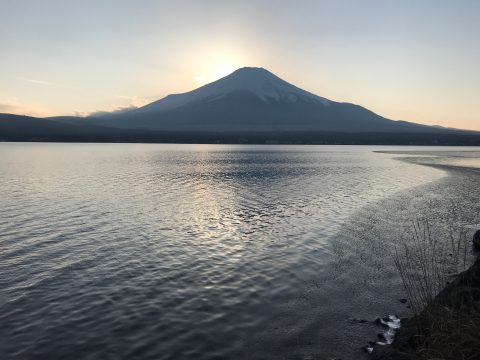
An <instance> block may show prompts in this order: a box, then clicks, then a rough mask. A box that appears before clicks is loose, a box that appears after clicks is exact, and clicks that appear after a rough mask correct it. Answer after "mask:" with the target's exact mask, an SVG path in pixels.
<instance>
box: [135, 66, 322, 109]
mask: <svg viewBox="0 0 480 360" xmlns="http://www.w3.org/2000/svg"><path fill="white" fill-rule="evenodd" d="M235 91H246V92H249V93H251V94H253V95H255V96H256V97H258V98H259V99H261V100H262V101H265V102H297V101H303V102H310V103H318V104H322V105H324V106H327V105H328V104H329V103H330V100H328V99H325V98H322V97H320V96H317V95H314V94H312V93H309V92H308V91H305V90H302V89H300V88H298V87H296V86H294V85H292V84H290V83H288V82H286V81H284V80H282V79H280V78H279V77H278V76H276V75H274V74H272V73H271V72H269V71H268V70H265V69H263V68H254V67H244V68H241V69H238V70H236V71H234V72H233V73H231V74H230V75H227V76H225V77H224V78H221V79H219V80H217V81H214V82H212V83H210V84H207V85H204V86H202V87H200V88H198V89H195V90H193V91H190V92H186V93H183V94H173V95H168V96H167V97H165V98H163V99H161V100H158V101H155V102H153V103H151V104H148V105H146V106H144V107H142V108H140V109H138V110H137V111H141V112H151V111H162V110H168V109H174V108H178V107H181V106H184V105H187V104H188V103H191V102H194V101H201V100H212V99H219V98H222V97H224V96H226V95H228V94H230V93H232V92H235Z"/></svg>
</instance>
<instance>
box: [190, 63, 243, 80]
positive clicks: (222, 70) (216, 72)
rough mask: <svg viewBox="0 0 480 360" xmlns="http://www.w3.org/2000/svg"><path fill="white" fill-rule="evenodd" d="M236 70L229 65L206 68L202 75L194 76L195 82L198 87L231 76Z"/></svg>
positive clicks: (223, 64)
mask: <svg viewBox="0 0 480 360" xmlns="http://www.w3.org/2000/svg"><path fill="white" fill-rule="evenodd" d="M236 69H237V67H236V66H234V65H233V64H230V63H221V64H215V65H212V66H209V67H208V68H206V69H205V71H204V72H203V73H202V74H200V75H196V76H195V81H196V82H197V83H199V84H200V85H205V84H208V83H211V82H212V81H215V80H218V79H221V78H222V77H224V76H227V75H229V74H231V73H232V72H234V71H235V70H236Z"/></svg>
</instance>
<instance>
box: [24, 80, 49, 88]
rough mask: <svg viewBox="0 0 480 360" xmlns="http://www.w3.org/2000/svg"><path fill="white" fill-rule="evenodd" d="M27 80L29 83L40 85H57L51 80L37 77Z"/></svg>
mask: <svg viewBox="0 0 480 360" xmlns="http://www.w3.org/2000/svg"><path fill="white" fill-rule="evenodd" d="M24 80H25V81H28V82H29V83H32V84H38V85H46V86H56V85H57V84H55V83H52V82H50V81H45V80H36V79H24Z"/></svg>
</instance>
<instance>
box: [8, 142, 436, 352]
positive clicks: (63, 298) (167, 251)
mask: <svg viewBox="0 0 480 360" xmlns="http://www.w3.org/2000/svg"><path fill="white" fill-rule="evenodd" d="M380 149H387V150H392V149H394V148H391V147H375V148H374V147H361V146H356V147H348V146H338V147H336V146H284V147H282V146H223V145H139V144H7V143H5V144H0V198H1V201H2V206H1V207H0V324H1V327H0V357H1V358H2V359H10V358H12V359H40V358H42V359H44V358H45V359H47V358H48V359H66V358H76V359H214V358H218V359H236V358H238V359H247V358H252V359H256V358H259V359H260V358H261V359H265V358H268V357H271V358H273V359H277V358H289V356H295V354H296V353H297V352H298V351H297V350H298V349H296V345H295V344H296V343H299V342H302V344H301V346H303V348H305V346H310V347H311V350H312V353H316V354H320V355H318V356H325V358H328V357H327V356H330V355H334V354H335V351H336V349H338V348H339V347H342V348H344V349H345V348H347V349H348V346H349V339H348V336H347V335H346V334H340V333H339V332H340V331H341V330H340V329H341V328H343V327H344V325H342V326H337V327H335V326H333V325H328V324H334V323H335V319H336V316H338V314H343V312H342V306H343V305H342V304H343V302H342V301H336V297H342V298H344V299H343V301H344V300H345V297H347V298H348V296H350V295H349V294H346V293H342V285H341V283H337V286H336V287H335V288H333V287H332V288H331V289H330V290H329V288H328V287H327V288H325V289H324V290H322V291H323V292H324V299H325V300H322V301H324V303H320V304H319V303H317V304H316V305H315V306H316V310H315V311H311V312H308V311H307V312H308V316H304V313H303V312H304V311H305V309H303V310H301V308H302V306H303V307H305V305H302V296H304V294H305V292H306V291H308V286H309V285H308V284H309V283H310V282H311V283H312V284H313V283H314V282H315V279H318V278H319V277H322V276H326V275H325V274H329V273H331V272H334V271H336V270H335V266H334V264H333V262H334V259H335V256H333V254H334V249H333V248H332V239H333V238H334V235H335V234H337V233H338V232H339V231H340V230H341V229H342V225H343V224H344V223H345V221H346V220H347V219H348V218H349V216H351V215H352V214H353V213H354V212H356V211H358V210H359V209H361V208H362V207H364V206H366V205H367V204H371V203H374V202H375V201H378V200H380V199H382V198H385V197H388V196H390V195H393V194H396V193H399V192H402V191H404V190H406V189H410V188H413V187H416V186H419V185H422V184H427V183H429V182H432V181H436V180H438V179H440V178H442V177H443V176H444V174H445V173H444V172H442V171H441V170H438V169H434V168H431V167H425V166H419V165H415V164H409V163H405V162H400V161H397V160H394V159H393V158H394V157H395V156H394V155H392V154H378V153H374V152H372V150H380ZM402 149H404V148H402ZM322 274H323V275H322ZM354 280H355V279H350V281H353V282H354ZM355 286H356V287H357V288H358V290H359V291H360V292H361V291H362V284H358V285H355ZM306 289H307V290H306ZM368 296H370V295H368ZM352 315H355V314H352ZM342 316H343V315H342ZM322 324H323V325H322ZM327 325H328V326H327ZM305 329H308V333H309V334H310V335H308V336H307V337H306V338H304V337H303V336H302V337H301V336H300V334H303V333H305V331H306V330H305ZM338 339H340V340H338ZM341 339H344V340H341ZM366 340H368V339H366ZM305 344H306V345H305ZM262 351H263V353H262ZM302 356H303V355H300V358H302Z"/></svg>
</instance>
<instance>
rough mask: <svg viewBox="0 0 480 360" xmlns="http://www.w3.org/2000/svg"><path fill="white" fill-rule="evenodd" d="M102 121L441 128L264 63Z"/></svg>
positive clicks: (217, 127) (202, 127) (234, 127)
mask: <svg viewBox="0 0 480 360" xmlns="http://www.w3.org/2000/svg"><path fill="white" fill-rule="evenodd" d="M103 124H104V125H106V126H113V127H123V128H132V129H133V128H136V129H151V130H163V131H218V132H232V131H241V132H249V131H335V132H433V133H435V132H443V131H446V130H445V129H441V128H440V129H439V128H433V127H429V126H424V125H418V124H414V123H408V122H404V121H393V120H389V119H386V118H384V117H382V116H379V115H377V114H375V113H373V112H371V111H370V110H367V109H365V108H363V107H361V106H358V105H354V104H349V103H339V102H335V101H331V100H328V99H326V98H323V97H320V96H317V95H314V94H312V93H309V92H307V91H305V90H302V89H300V88H298V87H296V86H294V85H291V84H289V83H287V82H286V81H284V80H282V79H280V78H279V77H277V76H276V75H274V74H272V73H271V72H269V71H267V70H265V69H263V68H242V69H239V70H237V71H235V72H233V73H232V74H230V75H228V76H226V77H224V78H222V79H220V80H217V81H215V82H213V83H210V84H207V85H205V86H202V87H200V88H198V89H196V90H193V91H190V92H187V93H183V94H174V95H169V96H167V97H165V98H163V99H161V100H158V101H155V102H153V103H151V104H148V105H146V106H144V107H141V108H138V109H135V110H131V111H127V112H124V113H122V114H112V115H111V116H106V117H104V123H103Z"/></svg>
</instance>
